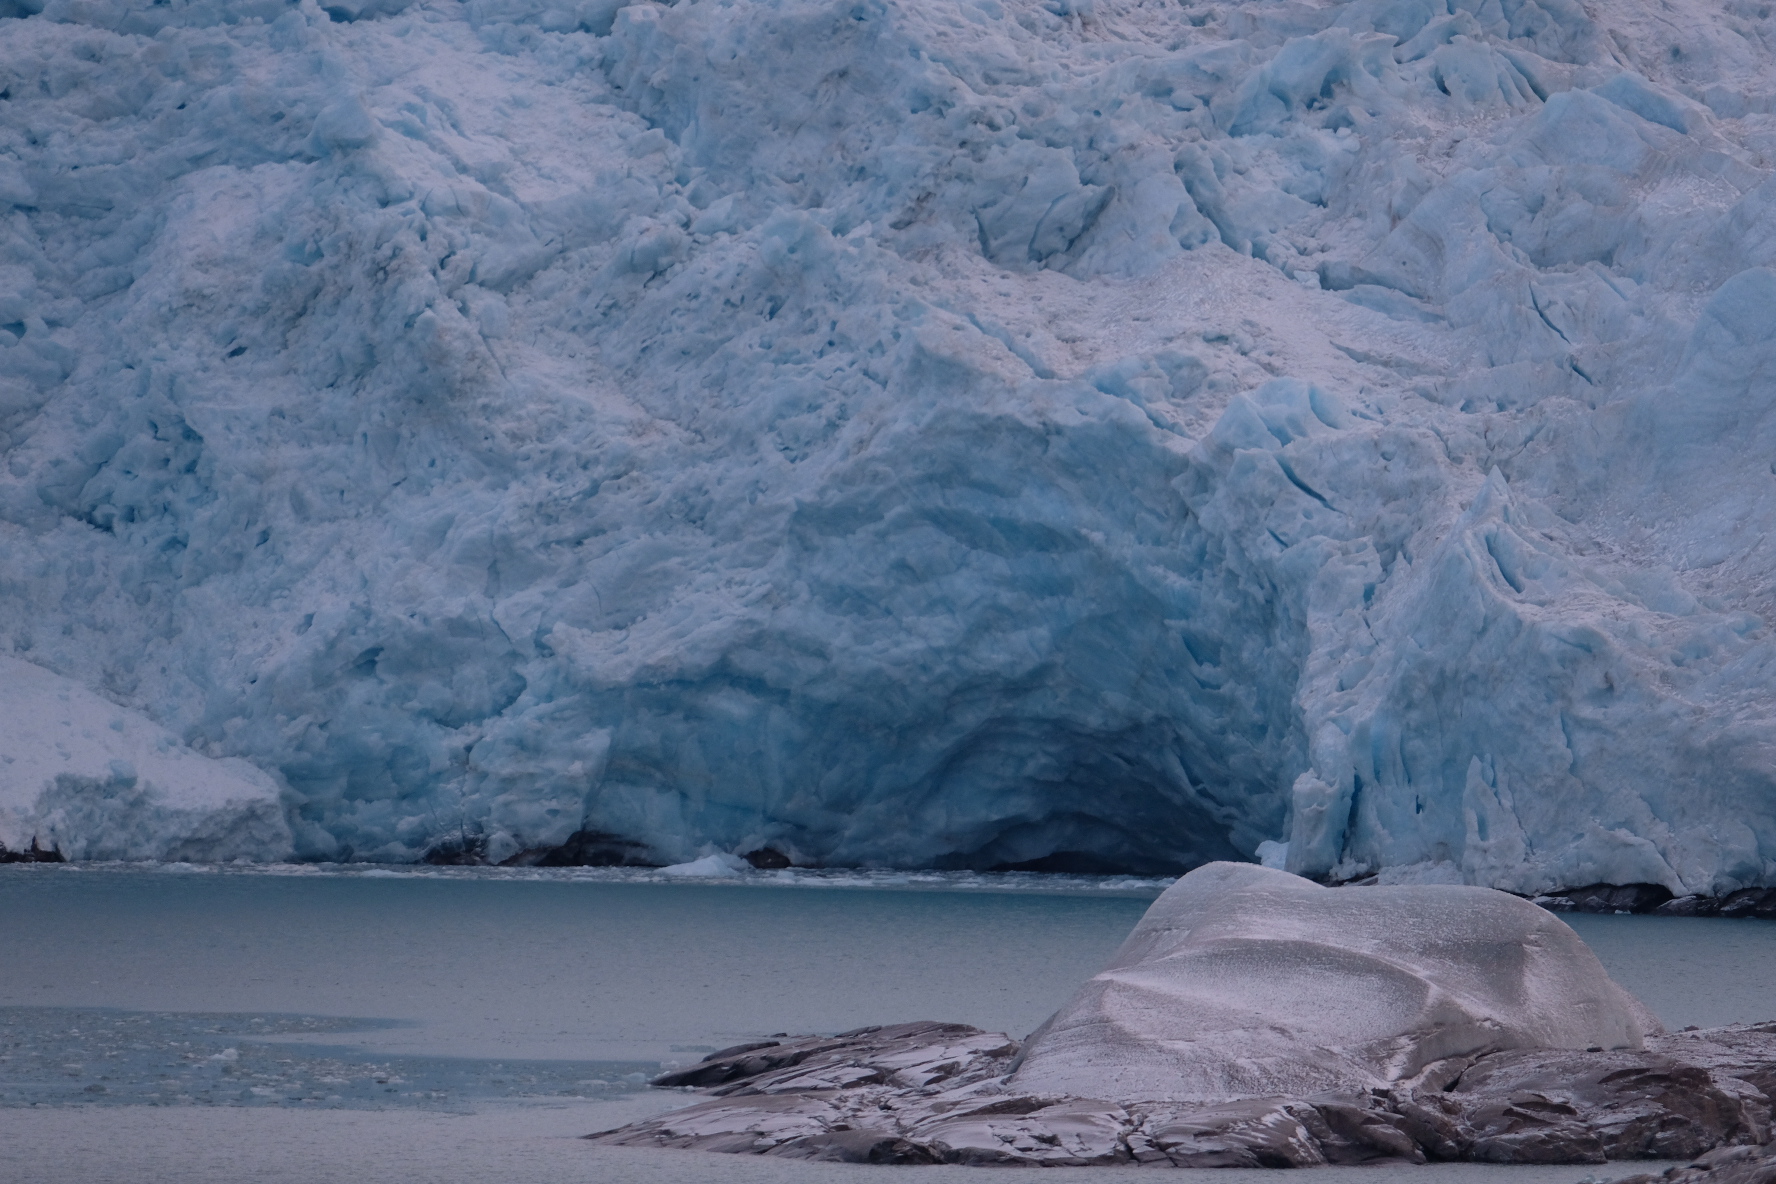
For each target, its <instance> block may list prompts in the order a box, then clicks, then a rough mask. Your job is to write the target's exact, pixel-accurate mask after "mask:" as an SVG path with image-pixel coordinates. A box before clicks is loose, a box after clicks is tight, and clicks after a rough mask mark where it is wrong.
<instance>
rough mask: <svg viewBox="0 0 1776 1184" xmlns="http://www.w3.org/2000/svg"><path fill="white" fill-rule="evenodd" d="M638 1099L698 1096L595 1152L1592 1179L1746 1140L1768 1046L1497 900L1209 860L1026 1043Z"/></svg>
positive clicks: (1756, 1113)
mask: <svg viewBox="0 0 1776 1184" xmlns="http://www.w3.org/2000/svg"><path fill="white" fill-rule="evenodd" d="M655 1084H656V1085H661V1086H680V1087H683V1086H689V1087H693V1088H700V1089H703V1090H705V1091H706V1092H708V1093H710V1094H713V1095H715V1096H714V1097H713V1098H712V1099H711V1100H709V1101H706V1102H701V1103H698V1104H696V1105H693V1106H690V1107H688V1108H686V1109H683V1110H674V1111H671V1112H668V1113H666V1114H662V1115H658V1116H656V1117H654V1118H650V1119H647V1120H645V1121H642V1122H639V1123H635V1124H632V1125H630V1126H627V1127H623V1128H620V1129H618V1130H615V1131H608V1132H604V1133H602V1134H599V1135H594V1136H591V1137H592V1138H594V1139H597V1140H599V1141H601V1142H606V1143H616V1144H623V1145H630V1146H667V1147H684V1148H698V1149H702V1150H708V1151H730V1152H745V1153H753V1154H766V1155H778V1156H785V1157H791V1158H808V1159H839V1160H865V1161H871V1162H899V1163H940V1162H941V1163H977V1164H991V1163H1002V1164H1077V1165H1086V1164H1118V1163H1131V1162H1133V1163H1141V1164H1152V1165H1155V1166H1166V1165H1170V1166H1176V1167H1301V1166H1307V1165H1311V1164H1324V1163H1369V1162H1376V1161H1394V1162H1412V1163H1423V1162H1425V1161H1426V1160H1427V1159H1439V1160H1477V1161H1485V1162H1492V1163H1602V1162H1604V1160H1605V1159H1606V1158H1607V1159H1629V1158H1677V1157H1689V1156H1695V1155H1699V1154H1702V1153H1704V1152H1707V1151H1710V1150H1712V1149H1714V1148H1716V1147H1720V1146H1725V1145H1736V1144H1760V1143H1767V1142H1768V1141H1769V1140H1770V1138H1771V1116H1772V1103H1773V1102H1776V1023H1773V1024H1761V1025H1744V1026H1738V1027H1732V1028H1719V1029H1713V1030H1710V1031H1695V1030H1690V1031H1685V1032H1681V1033H1677V1034H1675V1035H1667V1034H1665V1033H1664V1031H1663V1029H1662V1028H1660V1026H1659V1024H1658V1022H1657V1021H1656V1020H1654V1019H1652V1017H1651V1016H1650V1014H1648V1013H1647V1012H1646V1010H1645V1008H1643V1007H1641V1006H1640V1005H1639V1004H1638V1003H1637V1002H1636V1001H1635V1000H1634V999H1633V998H1632V997H1631V996H1629V995H1628V993H1627V992H1626V991H1623V990H1622V989H1621V988H1620V987H1618V986H1617V985H1616V984H1615V983H1613V982H1612V981H1610V978H1609V975H1608V974H1607V973H1606V972H1605V971H1604V969H1603V967H1602V966H1601V965H1600V964H1599V963H1598V961H1597V959H1596V957H1595V956H1594V955H1593V954H1592V953H1591V951H1590V950H1589V949H1587V948H1586V947H1585V945H1584V943H1583V942H1582V941H1580V940H1579V938H1578V935H1577V934H1575V933H1573V932H1572V930H1570V929H1568V928H1567V926H1566V925H1565V924H1564V923H1563V922H1561V921H1560V920H1559V919H1558V918H1556V917H1554V916H1552V915H1550V914H1548V913H1547V912H1545V911H1543V910H1541V909H1538V908H1536V907H1535V906H1534V905H1531V904H1528V903H1527V902H1524V901H1522V900H1518V899H1516V898H1514V897H1511V896H1508V895H1505V894H1504V893H1500V892H1495V891H1492V890H1490V889H1485V888H1468V887H1460V886H1454V885H1420V886H1412V887H1396V888H1385V889H1370V890H1365V891H1334V890H1332V889H1327V888H1323V887H1320V886H1319V885H1316V884H1312V883H1310V882H1308V881H1305V880H1301V879H1298V878H1297V877H1294V876H1290V875H1288V874H1287V873H1284V872H1279V871H1272V870H1268V869H1264V868H1254V867H1251V866H1249V865H1243V864H1226V863H1218V864H1211V865H1209V866H1207V867H1203V868H1200V869H1198V870H1197V871H1194V872H1192V873H1191V874H1190V875H1188V876H1185V877H1184V878H1183V879H1182V880H1180V881H1179V882H1178V883H1177V884H1175V885H1173V886H1172V887H1171V888H1170V889H1168V890H1167V891H1166V893H1165V894H1164V895H1162V896H1161V897H1160V898H1159V899H1158V900H1157V901H1155V902H1154V903H1153V905H1152V907H1151V908H1149V909H1148V911H1147V913H1146V915H1145V916H1144V917H1143V918H1142V919H1141V921H1140V923H1139V924H1138V925H1137V926H1136V927H1135V930H1134V932H1133V933H1132V934H1131V935H1130V936H1129V939H1128V941H1127V942H1126V943H1124V945H1123V947H1122V949H1121V950H1119V951H1118V952H1117V953H1116V955H1115V956H1114V957H1113V958H1112V959H1111V961H1110V965H1109V967H1108V968H1107V969H1106V970H1105V971H1104V972H1103V973H1101V974H1099V975H1098V976H1097V977H1095V978H1093V979H1092V980H1091V981H1090V982H1088V983H1086V984H1085V985H1084V986H1083V987H1082V988H1081V989H1080V990H1079V992H1078V993H1077V994H1075V995H1074V997H1073V999H1072V1000H1071V1001H1069V1002H1068V1003H1067V1004H1066V1005H1065V1006H1063V1007H1062V1008H1061V1010H1060V1011H1059V1012H1057V1013H1056V1014H1055V1016H1054V1018H1052V1019H1051V1020H1049V1022H1048V1023H1046V1024H1044V1025H1043V1027H1042V1028H1041V1029H1039V1030H1038V1031H1037V1032H1036V1033H1035V1034H1034V1035H1033V1036H1031V1037H1030V1038H1029V1039H1028V1040H1027V1041H1025V1042H1023V1043H1022V1044H1021V1046H1020V1043H1019V1042H1018V1041H1016V1040H1013V1039H1011V1038H1010V1037H1008V1036H1003V1035H1000V1034H997V1033H987V1032H982V1031H980V1030H979V1029H976V1028H970V1027H966V1026H964V1025H960V1024H935V1023H915V1024H899V1025H894V1026H890V1027H882V1028H864V1029H859V1030H857V1031H855V1032H847V1033H842V1034H840V1035H838V1036H834V1037H818V1036H814V1037H801V1038H797V1039H793V1040H767V1041H760V1042H756V1043H752V1044H746V1045H741V1046H739V1047H736V1048H732V1049H727V1050H725V1051H723V1052H719V1053H716V1054H714V1055H712V1056H711V1057H709V1058H707V1059H706V1060H705V1061H704V1062H703V1063H701V1064H699V1065H695V1066H692V1067H691V1068H688V1069H684V1070H680V1071H677V1072H674V1073H669V1074H667V1075H665V1076H664V1077H661V1078H659V1079H658V1080H657V1081H656V1082H655Z"/></svg>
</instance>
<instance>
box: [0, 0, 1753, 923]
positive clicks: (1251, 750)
mask: <svg viewBox="0 0 1776 1184" xmlns="http://www.w3.org/2000/svg"><path fill="white" fill-rule="evenodd" d="M8 16H10V18H11V19H5V18H6V17H8ZM1773 45H1776V18H1773V17H1772V16H1771V15H1770V12H1769V10H1768V7H1767V6H1766V5H1762V4H1759V3H1746V2H1742V0H1730V2H1726V3H1718V4H1703V3H1699V2H1691V3H1679V4H1676V5H1665V4H1655V3H1653V2H1652V0H1621V2H1619V3H1618V2H1613V3H1611V4H1608V5H1593V6H1590V7H1589V8H1587V7H1584V6H1581V5H1580V4H1578V3H1575V2H1574V0H1484V2H1479V0H1356V2H1353V3H1348V4H1335V3H1314V2H1309V0H1294V2H1288V3H1272V2H1264V3H1217V4H1197V3H1183V4H1179V3H1164V4H1161V3H1157V2H1140V0H1097V2H1095V3H1066V2H1056V0H1047V2H1046V3H1038V2H1036V0H919V2H916V3H915V2H911V0H840V2H834V0H758V2H754V3H742V4H733V3H721V2H718V0H685V2H683V3H679V4H677V5H674V6H670V7H667V6H661V5H656V4H639V5H632V6H629V7H618V6H617V5H616V4H615V3H614V2H611V0H578V2H558V0H548V2H544V0H470V2H468V3H458V2H457V0H417V2H415V3H411V4H402V3H400V2H398V0H396V2H393V3H391V2H387V0H382V2H377V0H368V2H359V0H352V2H349V3H344V4H340V5H335V6H333V7H331V8H327V9H325V10H323V8H321V7H317V6H316V5H315V4H314V3H313V2H312V0H302V2H300V3H289V2H288V0H233V2H228V3H224V2H222V0H170V2H169V3H165V4H156V5H152V6H150V5H145V4H140V3H134V2H131V0H41V2H40V0H13V2H12V3H10V4H0V96H3V97H0V433H4V436H3V437H0V449H3V451H4V459H5V463H4V465H0V646H5V647H9V648H10V650H11V651H12V652H13V653H15V654H19V655H22V656H26V657H28V658H29V660H30V661H31V662H34V663H37V664H39V665H41V666H44V667H46V668H49V669H52V670H54V671H56V672H58V673H60V674H63V675H66V676H68V677H70V678H73V679H76V680H78V681H79V682H80V683H82V684H83V685H85V686H87V687H90V688H92V689H93V690H94V691H96V692H100V693H102V694H103V695H105V696H106V697H107V698H108V699H112V700H115V701H117V702H119V703H123V704H127V705H129V706H131V707H133V708H136V709H139V710H140V711H142V712H144V713H146V714H147V715H149V716H150V717H151V718H153V719H154V720H155V721H157V722H158V723H159V724H161V725H163V726H164V727H166V728H168V729H170V730H171V731H172V732H173V733H174V734H176V735H177V736H179V737H181V738H182V739H183V740H185V741H186V742H187V743H189V744H191V745H192V746H194V747H196V748H198V749H200V750H201V751H204V752H212V753H218V754H225V755H228V756H235V757H241V758H244V759H246V760H249V761H251V762H253V763H255V764H256V765H258V766H260V767H261V768H263V769H265V770H267V771H268V773H271V774H274V775H276V776H278V777H280V778H281V779H282V785H283V786H284V787H285V792H284V796H283V803H284V808H285V812H286V817H287V819H288V822H289V825H290V827H291V830H292V833H293V836H294V837H293V843H292V846H293V851H294V853H295V854H296V855H298V856H300V857H302V858H312V859H329V858H360V859H366V858H367V859H392V860H399V859H411V858H414V857H416V856H418V855H419V854H421V853H422V852H424V851H426V850H427V849H428V848H429V847H431V846H432V845H434V844H436V843H439V842H440V841H457V842H460V840H461V839H462V838H463V837H464V836H465V835H466V836H467V837H469V838H471V839H473V840H475V841H477V842H481V843H483V844H484V847H483V848H482V849H483V850H484V853H485V855H486V857H487V858H489V859H492V860H495V861H497V860H500V859H504V858H507V857H510V856H512V855H514V854H517V853H518V852H520V851H524V850H533V849H536V848H539V847H547V846H550V845H552V844H558V843H561V842H562V841H563V840H565V839H566V838H567V837H568V836H569V835H570V834H572V833H573V832H575V831H578V830H582V829H585V830H592V831H598V832H604V833H605V834H609V835H615V836H621V837H623V838H625V839H628V840H631V841H633V842H635V843H639V844H642V845H643V846H644V848H645V849H646V850H648V851H649V852H651V855H652V857H653V858H655V859H657V860H658V862H660V863H662V864H671V863H679V862H690V861H694V860H695V859H697V858H700V857H702V856H706V855H709V854H712V853H718V852H728V853H739V854H744V853H746V852H748V851H750V850H754V849H757V848H759V847H762V846H767V845H768V846H771V847H773V848H775V849H777V850H778V851H780V852H783V853H785V854H788V855H790V856H792V857H794V858H795V859H796V860H797V861H800V862H826V863H830V864H847V863H864V864H876V865H883V866H890V867H892V866H900V867H912V866H930V865H939V866H951V867H968V866H973V867H992V866H998V865H1003V864H1020V863H1026V862H1029V861H1038V860H1043V859H1045V858H1047V857H1051V856H1056V855H1057V854H1060V853H1074V855H1073V856H1072V857H1071V860H1070V865H1071V866H1074V867H1077V868H1084V869H1089V868H1090V867H1092V866H1094V864H1093V863H1092V862H1091V861H1093V860H1095V861H1097V862H1096V864H1095V866H1098V867H1117V868H1127V869H1137V870H1140V869H1145V870H1164V869H1176V868H1180V867H1184V866H1191V865H1194V864H1196V863H1200V862H1202V861H1205V860H1210V859H1222V858H1236V857H1249V856H1251V855H1252V854H1253V853H1254V852H1255V851H1256V849H1257V847H1258V844H1259V843H1261V842H1266V841H1269V842H1273V843H1276V844H1278V846H1276V847H1272V848H1267V851H1268V852H1269V853H1270V855H1271V857H1272V858H1271V862H1282V863H1284V864H1286V866H1288V867H1289V868H1290V869H1292V870H1296V871H1302V872H1310V873H1312V872H1326V871H1330V870H1333V869H1336V870H1338V872H1339V873H1340V874H1344V875H1354V874H1358V873H1360V872H1361V871H1364V870H1379V871H1381V872H1383V873H1384V875H1385V877H1386V878H1390V879H1395V880H1402V879H1404V880H1413V879H1416V880H1444V881H1451V882H1468V883H1476V884H1488V885H1494V886H1498V887H1503V888H1509V889H1513V890H1517V891H1524V892H1533V891H1540V890H1545V889H1548V888H1551V887H1555V886H1560V885H1576V884H1586V883H1592V882H1596V881H1600V880H1611V881H1618V882H1653V883H1660V884H1664V885H1666V886H1668V887H1670V888H1672V889H1673V890H1674V891H1686V892H1689V891H1710V890H1726V889H1730V888H1734V887H1737V886H1739V885H1741V884H1747V883H1753V882H1769V881H1771V880H1772V879H1776V805H1773V804H1772V803H1773V802H1776V785H1773V774H1772V767H1773V766H1772V764H1771V761H1770V759H1769V754H1770V752H1771V745H1772V742H1773V741H1776V718H1773V717H1772V712H1773V711H1776V706H1773V704H1776V700H1773V699H1772V698H1771V696H1770V695H1769V694H1768V685H1769V679H1770V671H1771V668H1772V663H1773V661H1776V645H1773V644H1772V638H1771V634H1770V632H1769V630H1768V626H1767V623H1766V621H1767V618H1768V617H1769V615H1770V613H1771V611H1772V607H1773V606H1772V603H1771V592H1770V590H1771V588H1772V587H1773V586H1776V584H1773V582H1772V579H1771V576H1772V564H1773V562H1776V560H1773V558H1772V553H1771V551H1770V549H1769V547H1768V545H1767V542H1766V540H1767V537H1768V535H1769V533H1770V531H1769V528H1770V526H1771V524H1772V521H1773V518H1776V480H1773V479H1772V468H1771V464H1772V462H1771V457H1772V456H1773V455H1776V452H1772V449H1773V448H1776V417H1773V416H1772V414H1771V408H1772V406H1776V403H1773V401H1772V398H1771V396H1772V393H1773V387H1772V383H1773V382H1776V377H1773V375H1776V366H1773V361H1776V353H1773V352H1772V351H1776V333H1773V328H1776V272H1772V271H1771V270H1769V269H1770V267H1771V266H1772V265H1776V229H1773V228H1776V180H1773V179H1772V178H1773V169H1772V165H1773V164H1776V161H1773V159H1772V156H1773V153H1776V82H1773V81H1772V78H1773V77H1776V74H1773V71H1772V55H1773V53H1776V50H1773ZM0 737H4V738H5V743H6V744H7V745H12V744H15V743H20V741H19V740H18V739H17V733H16V731H15V730H14V729H12V728H10V727H0ZM46 808H51V809H53V808H55V807H54V805H53V803H52V804H51V805H50V806H48V807H46ZM168 817H169V818H170V817H172V816H170V815H169V816H168ZM184 839H185V832H183V831H181V830H180V828H179V826H176V825H169V827H168V829H166V830H165V832H164V833H163V834H162V835H161V840H160V841H161V842H162V844H163V845H164V847H165V848H166V849H167V850H171V849H173V848H174V847H176V846H177V845H178V844H179V843H180V842H183V841H184ZM67 841H68V842H70V843H83V844H88V846H86V847H83V848H82V849H86V850H100V849H104V847H105V844H106V843H107V842H109V841H111V840H110V839H108V838H107V837H106V833H105V832H104V831H103V830H102V829H101V830H95V831H93V832H91V833H83V834H79V835H75V834H72V833H70V835H69V836H68V839H67ZM1285 842H1286V843H1287V851H1286V853H1282V852H1281V844H1283V843H1285ZM1062 862H1063V864H1065V863H1067V862H1068V861H1066V860H1063V861H1062Z"/></svg>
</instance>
